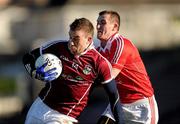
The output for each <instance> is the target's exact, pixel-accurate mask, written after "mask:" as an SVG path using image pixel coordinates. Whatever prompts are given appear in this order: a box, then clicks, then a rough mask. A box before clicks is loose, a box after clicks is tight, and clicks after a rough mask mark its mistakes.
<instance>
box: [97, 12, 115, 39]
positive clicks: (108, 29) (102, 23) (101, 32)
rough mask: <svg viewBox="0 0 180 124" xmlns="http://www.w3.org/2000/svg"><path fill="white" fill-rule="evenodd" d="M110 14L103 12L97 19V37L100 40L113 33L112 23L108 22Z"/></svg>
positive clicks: (107, 37)
mask: <svg viewBox="0 0 180 124" xmlns="http://www.w3.org/2000/svg"><path fill="white" fill-rule="evenodd" d="M110 19H111V17H110V15H109V14H104V15H101V16H99V17H98V19H97V25H96V29H97V38H98V39H99V40H101V41H107V40H108V39H109V38H110V36H111V35H113V34H114V24H113V23H111V22H110Z"/></svg>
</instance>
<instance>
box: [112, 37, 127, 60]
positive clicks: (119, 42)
mask: <svg viewBox="0 0 180 124" xmlns="http://www.w3.org/2000/svg"><path fill="white" fill-rule="evenodd" d="M113 40H114V39H113ZM115 40H116V42H117V47H116V51H115V54H114V57H113V59H112V63H117V62H118V60H119V58H120V56H121V54H122V51H123V49H124V40H123V38H122V37H121V36H119V35H116V37H115Z"/></svg>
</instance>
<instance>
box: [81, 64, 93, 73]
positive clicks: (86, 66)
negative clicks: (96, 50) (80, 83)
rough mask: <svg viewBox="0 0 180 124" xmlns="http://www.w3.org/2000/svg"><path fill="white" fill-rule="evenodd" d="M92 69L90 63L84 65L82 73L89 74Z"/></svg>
mask: <svg viewBox="0 0 180 124" xmlns="http://www.w3.org/2000/svg"><path fill="white" fill-rule="evenodd" d="M91 70H92V66H91V65H85V67H84V69H83V73H84V74H85V75H89V74H90V73H91Z"/></svg>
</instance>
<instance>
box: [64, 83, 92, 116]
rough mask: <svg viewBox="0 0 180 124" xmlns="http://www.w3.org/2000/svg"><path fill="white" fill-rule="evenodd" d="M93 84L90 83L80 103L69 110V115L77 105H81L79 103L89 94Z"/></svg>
mask: <svg viewBox="0 0 180 124" xmlns="http://www.w3.org/2000/svg"><path fill="white" fill-rule="evenodd" d="M91 85H92V84H90V85H89V87H88V88H87V90H86V92H85V93H84V95H83V96H82V97H81V99H79V101H78V103H77V104H75V105H74V106H73V107H72V108H71V109H70V110H69V112H68V113H67V115H69V114H70V113H71V112H72V110H73V109H74V108H75V107H76V106H77V105H79V103H80V102H81V101H82V99H83V98H84V97H85V96H86V94H87V93H88V91H89V90H90V88H91Z"/></svg>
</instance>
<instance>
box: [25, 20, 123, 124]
mask: <svg viewBox="0 0 180 124" xmlns="http://www.w3.org/2000/svg"><path fill="white" fill-rule="evenodd" d="M93 34H94V28H93V25H92V23H91V22H90V21H89V20H87V19H86V18H79V19H75V21H74V22H73V23H72V24H71V25H70V30H69V40H67V41H64V40H58V41H53V42H49V43H46V44H44V45H42V46H41V47H39V48H37V49H34V50H32V51H30V52H29V53H27V54H25V55H24V57H23V64H24V66H25V68H26V70H27V72H28V73H29V74H30V75H31V77H34V78H36V79H39V80H42V81H44V82H45V87H44V88H43V89H42V90H41V91H40V93H39V95H38V97H37V99H36V100H35V101H34V103H33V104H32V106H31V108H30V110H29V111H28V114H27V117H26V121H25V123H26V124H44V123H45V124H72V123H77V122H78V121H77V120H76V119H77V117H78V116H79V115H80V113H81V112H82V111H83V109H84V108H85V106H86V105H87V101H88V95H89V90H90V88H91V86H92V84H93V83H94V80H95V79H96V78H99V79H100V80H101V81H100V82H99V83H100V84H102V86H104V88H105V90H106V91H107V93H108V95H109V101H110V104H111V110H112V112H113V115H114V116H115V119H116V120H117V122H119V120H120V119H119V117H120V101H119V95H118V92H117V89H116V84H115V81H114V80H113V78H112V75H111V69H112V67H111V64H110V63H109V62H108V60H107V59H105V58H104V57H103V56H102V55H101V54H100V53H99V52H98V51H97V50H96V49H95V48H94V45H93ZM44 53H51V54H54V55H56V56H58V57H59V58H60V60H61V61H62V65H63V67H62V73H61V75H60V77H58V78H57V79H55V78H54V75H56V73H54V71H53V70H55V68H54V69H52V70H51V71H48V72H45V71H44V67H45V66H46V64H44V65H43V66H41V67H39V68H35V65H34V63H35V61H36V59H37V58H38V57H39V56H40V55H42V54H44Z"/></svg>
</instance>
